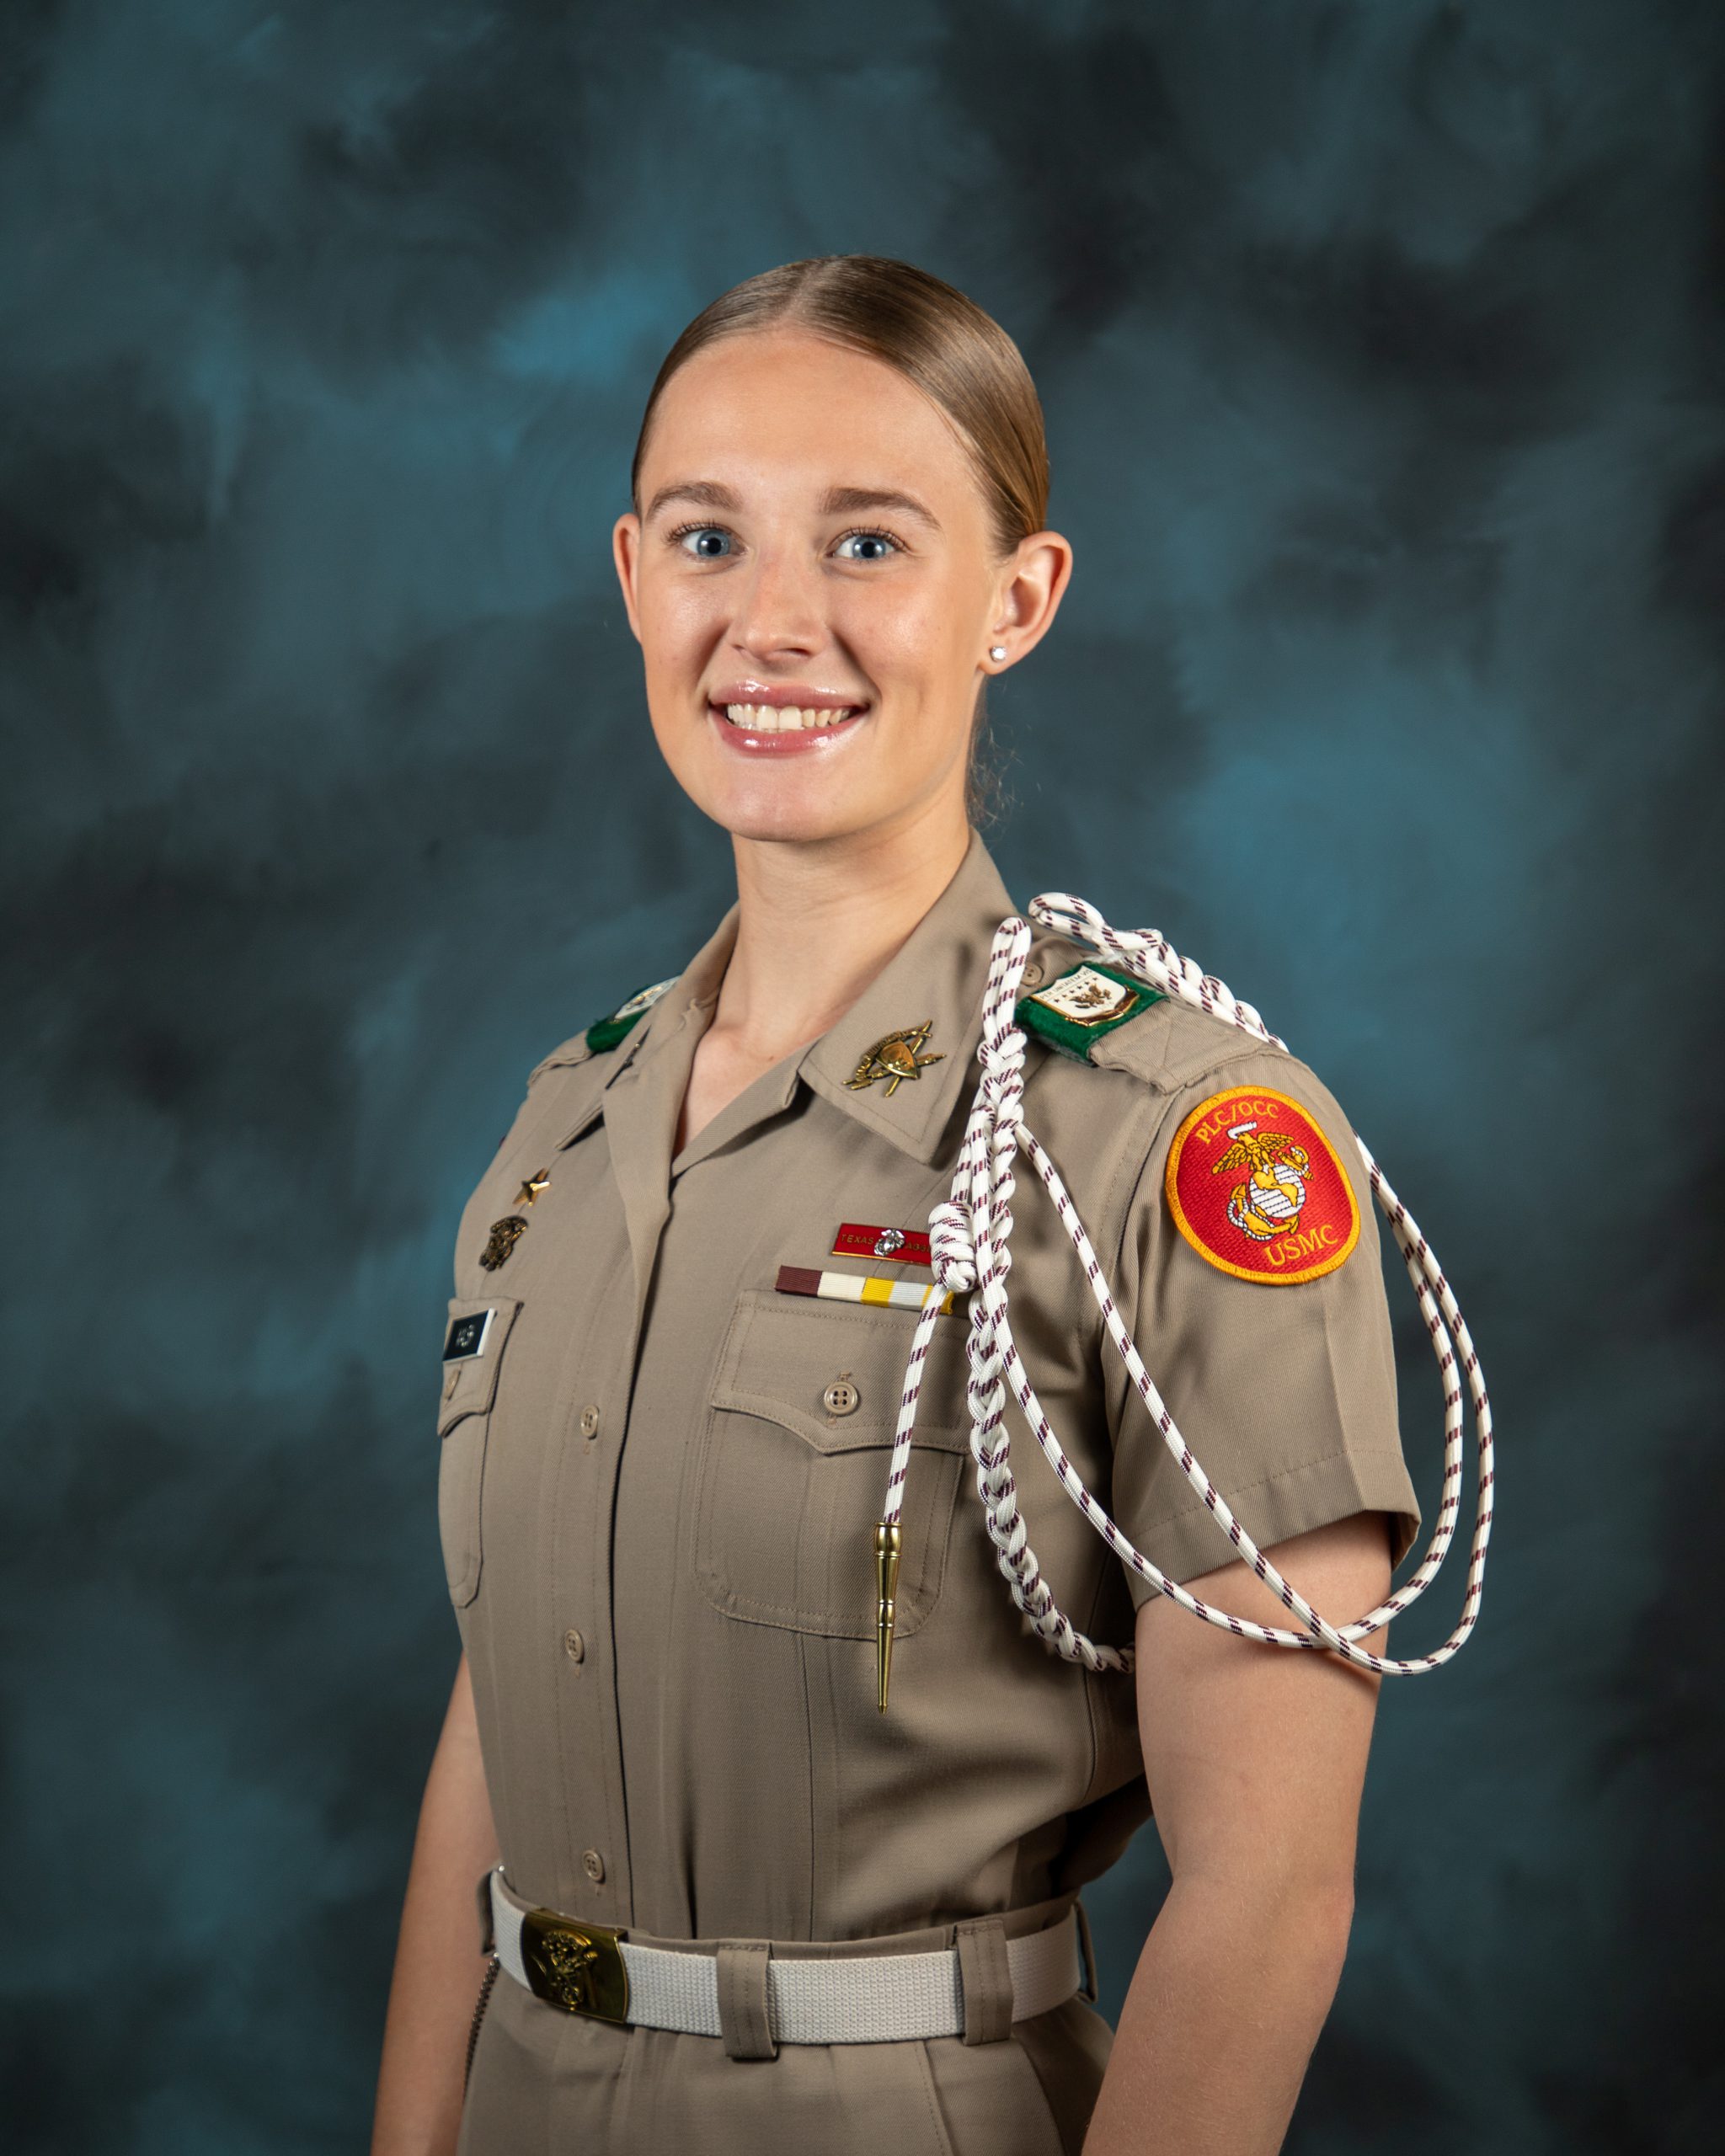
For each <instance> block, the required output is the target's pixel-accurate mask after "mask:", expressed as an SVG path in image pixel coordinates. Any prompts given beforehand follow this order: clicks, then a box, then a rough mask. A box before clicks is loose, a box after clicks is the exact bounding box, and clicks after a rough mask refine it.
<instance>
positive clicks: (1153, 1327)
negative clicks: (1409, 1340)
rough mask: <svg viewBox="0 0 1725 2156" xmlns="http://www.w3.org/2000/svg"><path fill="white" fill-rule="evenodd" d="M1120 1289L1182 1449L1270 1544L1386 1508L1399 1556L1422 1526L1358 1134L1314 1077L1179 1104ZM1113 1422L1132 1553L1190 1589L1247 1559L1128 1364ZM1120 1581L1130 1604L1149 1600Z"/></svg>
mask: <svg viewBox="0 0 1725 2156" xmlns="http://www.w3.org/2000/svg"><path fill="white" fill-rule="evenodd" d="M1338 1252H1339V1253H1341V1254H1340V1255H1339V1257H1338ZM1115 1289H1116V1299H1117V1301H1118V1304H1119V1309H1120V1312H1121V1315H1122V1316H1123V1317H1124V1320H1125V1321H1126V1324H1127V1326H1128V1328H1129V1329H1130V1332H1131V1334H1132V1337H1133V1339H1134V1341H1135V1342H1136V1344H1137V1347H1138V1351H1139V1353H1140V1355H1141V1356H1142V1358H1143V1359H1144V1364H1145V1367H1146V1369H1148V1371H1149V1373H1150V1374H1151V1379H1152V1380H1153V1381H1154V1383H1155V1384H1156V1387H1157V1389H1158V1390H1159V1391H1160V1392H1161V1393H1162V1397H1163V1399H1164V1400H1165V1401H1167V1406H1168V1408H1169V1410H1170V1412H1172V1416H1173V1417H1174V1420H1175V1422H1176V1423H1177V1424H1178V1427H1179V1430H1180V1433H1181V1435H1182V1437H1183V1438H1184V1439H1185V1442H1186V1444H1187V1446H1188V1449H1190V1451H1191V1452H1192V1453H1193V1454H1194V1456H1195V1457H1196V1459H1197V1460H1198V1462H1199V1465H1201V1466H1202V1467H1203V1469H1204V1472H1205V1473H1206V1474H1207V1475H1208V1476H1209V1477H1210V1481H1211V1482H1212V1483H1213V1484H1214V1485H1215V1487H1216V1489H1217V1490H1218V1491H1219V1492H1220V1494H1221V1495H1222V1497H1225V1498H1226V1501H1227V1502H1228V1505H1229V1507H1230V1508H1231V1510H1232V1512H1233V1513H1235V1514H1236V1517H1237V1518H1238V1519H1239V1520H1240V1522H1241V1524H1242V1526H1243V1527H1244V1528H1245V1529H1246V1530H1247V1533H1248V1534H1250V1535H1251V1536H1252V1540H1254V1541H1255V1542H1256V1543H1257V1544H1258V1546H1259V1548H1260V1549H1264V1548H1268V1547H1269V1546H1270V1545H1273V1544H1274V1543H1277V1542H1280V1541H1283V1540H1286V1539H1287V1538H1288V1537H1289V1536H1290V1535H1294V1534H1304V1533H1306V1531H1307V1530H1309V1529H1312V1528H1316V1527H1324V1526H1327V1525H1328V1524H1330V1523H1331V1522H1332V1521H1334V1520H1339V1519H1345V1518H1348V1516H1349V1515H1350V1514H1352V1513H1358V1512H1371V1511H1381V1512H1385V1513H1389V1514H1390V1515H1391V1529H1392V1534H1391V1547H1392V1550H1393V1552H1394V1559H1395V1561H1396V1562H1397V1563H1399V1562H1400V1561H1401V1560H1402V1557H1403V1556H1406V1554H1407V1550H1409V1549H1410V1548H1411V1547H1412V1545H1413V1542H1414V1540H1415V1538H1416V1536H1417V1535H1418V1531H1419V1524H1420V1515H1419V1504H1418V1498H1417V1497H1415V1495H1414V1491H1413V1483H1412V1481H1411V1480H1410V1478H1409V1476H1408V1473H1407V1463H1406V1461H1405V1460H1404V1458H1403V1456H1402V1441H1401V1434H1400V1430H1399V1428H1398V1424H1397V1399H1396V1365H1395V1353H1394V1346H1393V1342H1392V1340H1391V1331H1390V1313H1389V1302H1388V1297H1387V1294H1386V1288H1385V1281H1384V1273H1383V1263H1382V1256H1381V1244H1380V1241H1379V1235H1378V1227H1377V1209H1376V1206H1375V1203H1373V1201H1372V1198H1371V1192H1370V1185H1369V1183H1368V1181H1367V1177H1366V1173H1365V1165H1364V1163H1363V1162H1362V1161H1361V1160H1360V1157H1359V1148H1358V1146H1357V1145H1356V1144H1355V1142H1354V1133H1353V1130H1352V1129H1351V1128H1350V1126H1349V1124H1348V1120H1347V1118H1345V1117H1344V1116H1343V1113H1342V1111H1341V1109H1340V1107H1338V1104H1337V1102H1336V1101H1335V1099H1334V1098H1333V1097H1332V1095H1331V1094H1330V1092H1329V1091H1328V1090H1327V1088H1326V1087H1325V1086H1323V1085H1322V1082H1321V1081H1319V1080H1318V1078H1317V1077H1316V1075H1314V1073H1313V1072H1312V1071H1311V1070H1309V1069H1308V1068H1307V1066H1306V1065H1305V1064H1303V1063H1301V1062H1300V1061H1299V1060H1298V1059H1295V1058H1294V1057H1291V1056H1288V1055H1284V1054H1281V1053H1280V1052H1279V1051H1278V1050H1275V1049H1264V1050H1263V1051H1262V1052H1253V1053H1252V1054H1249V1055H1247V1056H1245V1057H1235V1058H1233V1059H1231V1060H1229V1061H1228V1062H1227V1063H1226V1065H1224V1066H1223V1067H1222V1068H1220V1069H1219V1070H1215V1071H1212V1072H1211V1073H1210V1074H1209V1075H1207V1076H1204V1077H1201V1078H1199V1079H1197V1080H1195V1081H1193V1082H1192V1083H1190V1084H1189V1085H1187V1086H1183V1087H1182V1088H1180V1089H1179V1090H1178V1091H1175V1092H1173V1093H1172V1095H1171V1096H1170V1097H1169V1100H1168V1104H1167V1113H1166V1115H1165V1116H1164V1117H1163V1118H1162V1121H1161V1122H1160V1123H1159V1124H1158V1125H1157V1127H1156V1137H1155V1139H1154V1141H1153V1143H1152V1145H1151V1150H1150V1153H1149V1156H1148V1157H1147V1159H1146V1161H1145V1163H1144V1166H1143V1169H1142V1171H1141V1173H1140V1177H1139V1178H1138V1182H1137V1185H1136V1187H1135V1191H1134V1193H1133V1197H1132V1199H1131V1202H1130V1205H1129V1207H1128V1209H1127V1213H1126V1218H1125V1222H1124V1234H1123V1237H1122V1243H1121V1248H1120V1251H1119V1265H1118V1268H1117V1272H1116V1275H1115ZM1108 1417H1109V1422H1110V1436H1111V1438H1112V1440H1113V1443H1114V1507H1113V1510H1114V1518H1115V1520H1116V1522H1117V1524H1119V1527H1120V1529H1122V1531H1123V1532H1124V1534H1126V1536H1127V1537H1128V1539H1129V1540H1130V1541H1131V1542H1132V1543H1133V1544H1134V1545H1135V1546H1136V1548H1137V1549H1138V1550H1140V1551H1141V1552H1142V1554H1143V1555H1144V1556H1146V1557H1148V1558H1149V1559H1150V1560H1151V1562H1152V1563H1153V1564H1154V1565H1156V1566H1157V1567H1158V1569H1159V1570H1161V1571H1162V1572H1165V1573H1166V1574H1167V1576H1168V1577H1170V1578H1171V1579H1173V1580H1176V1581H1178V1582H1185V1581H1188V1580H1190V1579H1193V1578H1195V1577H1197V1576H1198V1575H1199V1573H1201V1572H1210V1571H1211V1570H1212V1569H1213V1568H1214V1567H1215V1566H1218V1565H1223V1564H1226V1563H1228V1562H1229V1561H1230V1560H1231V1558H1232V1557H1234V1556H1236V1554H1237V1553H1236V1552H1235V1550H1233V1548H1232V1546H1231V1545H1230V1543H1229V1541H1228V1540H1227V1537H1226V1534H1225V1533H1224V1532H1223V1530H1222V1529H1221V1528H1220V1526H1219V1525H1218V1524H1217V1522H1216V1520H1215V1516H1214V1515H1213V1514H1212V1513H1210V1510H1209V1508H1207V1507H1206V1505H1205V1504H1204V1500H1203V1499H1202V1498H1201V1497H1199V1494H1198V1492H1197V1491H1196V1490H1195V1489H1194V1487H1193V1486H1192V1485H1191V1483H1190V1482H1188V1481H1187V1479H1186V1476H1184V1474H1183V1472H1182V1470H1181V1468H1180V1465H1179V1462H1178V1460H1177V1459H1176V1458H1175V1457H1174V1456H1173V1454H1172V1453H1171V1452H1170V1450H1169V1449H1168V1446H1167V1441H1166V1440H1165V1438H1163V1436H1162V1433H1161V1431H1160V1430H1159V1429H1158V1428H1157V1427H1156V1423H1155V1422H1154V1421H1153V1420H1152V1418H1151V1414H1150V1411H1149V1409H1148V1408H1147V1406H1146V1404H1145V1402H1144V1401H1143V1400H1142V1398H1141V1397H1140V1395H1139V1392H1138V1390H1137V1388H1136V1386H1135V1385H1134V1384H1133V1383H1132V1381H1131V1379H1130V1376H1129V1375H1128V1374H1127V1373H1126V1371H1125V1369H1124V1364H1121V1365H1120V1366H1119V1381H1118V1383H1116V1384H1114V1385H1111V1386H1110V1388H1109V1393H1108ZM1126 1577H1127V1582H1128V1585H1129V1587H1130V1590H1131V1593H1132V1598H1133V1603H1134V1605H1135V1606H1136V1605H1138V1604H1142V1603H1144V1602H1146V1601H1147V1600H1148V1599H1149V1598H1150V1597H1151V1595H1152V1594H1154V1593H1156V1589H1155V1588H1152V1587H1151V1584H1150V1582H1148V1581H1147V1580H1146V1579H1144V1578H1142V1577H1140V1575H1139V1574H1138V1573H1137V1572H1134V1571H1132V1570H1131V1569H1130V1567H1127V1568H1126Z"/></svg>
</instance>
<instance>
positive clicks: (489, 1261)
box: [479, 1213, 527, 1273]
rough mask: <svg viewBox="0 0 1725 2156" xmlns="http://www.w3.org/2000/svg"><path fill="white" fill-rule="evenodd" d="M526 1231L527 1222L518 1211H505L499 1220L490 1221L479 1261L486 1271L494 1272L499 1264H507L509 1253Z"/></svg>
mask: <svg viewBox="0 0 1725 2156" xmlns="http://www.w3.org/2000/svg"><path fill="white" fill-rule="evenodd" d="M526 1232H527V1224H526V1221H525V1220H524V1219H522V1218H521V1214H519V1213H505V1214H504V1216H503V1218H502V1219H500V1220H494V1221H493V1222H492V1223H491V1234H490V1235H489V1239H488V1240H487V1241H486V1245H485V1247H484V1249H483V1250H482V1251H480V1253H479V1262H480V1264H481V1265H483V1267H484V1268H485V1270H486V1271H487V1272H488V1273H495V1272H496V1270H497V1268H498V1267H499V1265H507V1264H508V1263H509V1260H510V1252H511V1251H513V1250H514V1248H515V1245H516V1244H517V1243H518V1242H519V1241H521V1237H522V1236H523V1235H526Z"/></svg>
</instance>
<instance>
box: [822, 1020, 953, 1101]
mask: <svg viewBox="0 0 1725 2156" xmlns="http://www.w3.org/2000/svg"><path fill="white" fill-rule="evenodd" d="M933 1024H934V1021H933V1019H932V1018H925V1019H924V1020H923V1021H922V1023H921V1025H920V1026H902V1027H900V1029H899V1031H898V1032H897V1033H883V1034H882V1035H881V1037H880V1038H879V1040H878V1041H877V1042H876V1043H874V1045H873V1048H872V1049H869V1051H868V1054H866V1055H865V1056H863V1058H862V1059H861V1060H860V1061H859V1062H858V1063H857V1069H856V1071H855V1074H854V1075H852V1076H851V1077H849V1078H847V1079H846V1081H845V1083H846V1086H849V1087H850V1089H851V1090H852V1092H860V1091H862V1089H863V1087H864V1086H874V1085H878V1084H879V1082H880V1081H881V1080H882V1079H883V1078H884V1079H885V1080H886V1081H888V1082H887V1089H886V1091H887V1097H888V1099H889V1100H890V1099H891V1097H892V1096H893V1095H894V1094H895V1092H897V1091H898V1090H899V1085H900V1081H901V1080H903V1079H905V1078H920V1077H921V1075H922V1073H923V1071H924V1070H926V1069H927V1066H928V1065H930V1064H931V1063H944V1062H945V1061H946V1054H945V1052H944V1051H943V1050H942V1051H938V1052H937V1053H936V1054H933V1055H922V1054H919V1053H918V1050H919V1049H922V1048H924V1047H926V1046H927V1042H928V1036H929V1033H930V1031H931V1029H932V1027H933Z"/></svg>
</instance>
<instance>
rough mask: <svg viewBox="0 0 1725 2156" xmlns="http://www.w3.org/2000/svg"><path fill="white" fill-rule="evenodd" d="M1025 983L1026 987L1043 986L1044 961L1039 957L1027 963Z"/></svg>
mask: <svg viewBox="0 0 1725 2156" xmlns="http://www.w3.org/2000/svg"><path fill="white" fill-rule="evenodd" d="M1024 985H1025V987H1026V988H1040V987H1041V985H1042V961H1041V960H1040V959H1039V958H1033V959H1032V960H1031V961H1030V963H1028V965H1027V966H1026V967H1025V969H1024Z"/></svg>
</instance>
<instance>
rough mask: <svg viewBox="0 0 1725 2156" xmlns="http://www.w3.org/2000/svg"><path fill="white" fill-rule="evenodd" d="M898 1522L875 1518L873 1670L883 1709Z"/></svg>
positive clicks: (889, 1669)
mask: <svg viewBox="0 0 1725 2156" xmlns="http://www.w3.org/2000/svg"><path fill="white" fill-rule="evenodd" d="M899 1542H900V1534H899V1524H898V1522H897V1521H896V1520H889V1519H884V1520H880V1521H879V1522H877V1524H876V1526H875V1529H874V1588H875V1593H876V1595H877V1596H878V1598H879V1606H878V1608H877V1610H876V1614H875V1621H874V1673H875V1683H876V1686H877V1689H878V1692H879V1697H878V1699H877V1700H876V1705H877V1706H878V1707H879V1710H880V1711H881V1713H882V1714H884V1713H885V1712H886V1687H887V1679H888V1678H889V1676H890V1675H891V1673H892V1666H893V1597H894V1595H895V1593H897V1592H898V1585H899Z"/></svg>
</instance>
